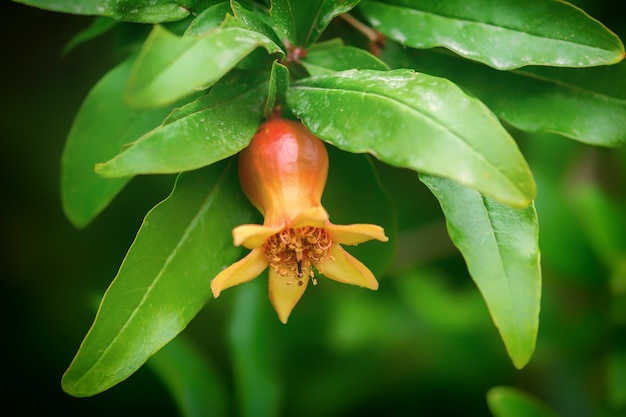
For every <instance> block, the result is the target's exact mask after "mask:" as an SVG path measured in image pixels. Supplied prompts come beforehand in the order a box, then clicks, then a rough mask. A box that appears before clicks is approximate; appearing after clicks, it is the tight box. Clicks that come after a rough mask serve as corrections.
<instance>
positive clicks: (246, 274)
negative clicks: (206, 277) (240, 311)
mask: <svg viewBox="0 0 626 417" xmlns="http://www.w3.org/2000/svg"><path fill="white" fill-rule="evenodd" d="M267 265H268V262H267V259H266V258H265V253H263V251H262V250H260V249H253V250H252V252H250V253H249V254H248V255H246V256H245V257H244V258H242V259H240V260H239V261H237V262H235V263H234V264H232V265H231V266H229V267H228V268H226V269H224V270H223V271H222V272H220V273H219V274H217V276H216V277H215V278H214V279H213V281H211V291H213V297H215V298H217V297H218V296H219V295H220V293H221V292H222V291H223V290H225V289H226V288H230V287H233V286H235V285H239V284H242V283H244V282H247V281H251V280H253V279H254V278H256V277H258V276H259V274H260V273H261V272H263V270H264V269H265V268H267Z"/></svg>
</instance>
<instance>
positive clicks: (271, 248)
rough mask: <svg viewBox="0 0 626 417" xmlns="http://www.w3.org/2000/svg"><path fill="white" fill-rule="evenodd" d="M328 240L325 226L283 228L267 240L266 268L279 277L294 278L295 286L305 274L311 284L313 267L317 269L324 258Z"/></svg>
mask: <svg viewBox="0 0 626 417" xmlns="http://www.w3.org/2000/svg"><path fill="white" fill-rule="evenodd" d="M332 243H333V242H332V240H331V239H330V236H329V235H328V232H327V231H326V229H322V228H318V227H311V226H306V227H300V228H293V229H291V228H287V229H283V230H281V231H280V232H279V233H276V234H275V235H273V236H271V237H270V238H269V239H267V242H266V243H265V256H266V257H267V260H268V262H269V265H270V267H271V268H274V270H275V271H276V272H277V273H278V274H279V275H280V276H283V277H288V278H292V279H295V280H296V281H297V285H302V283H303V282H302V277H304V276H307V275H308V276H309V277H311V278H312V279H313V285H315V284H317V281H316V280H315V278H313V277H314V273H313V267H315V268H317V269H318V270H319V263H320V262H322V261H324V260H326V259H327V258H328V256H329V255H328V249H329V248H330V246H331V245H332ZM320 272H321V271H320ZM291 282H292V281H289V282H288V283H289V284H290V283H291Z"/></svg>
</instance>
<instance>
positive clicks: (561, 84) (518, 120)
mask: <svg viewBox="0 0 626 417" xmlns="http://www.w3.org/2000/svg"><path fill="white" fill-rule="evenodd" d="M383 59H384V60H385V61H386V62H388V63H389V64H390V65H391V66H393V67H397V66H406V67H410V68H412V69H415V70H416V71H422V72H426V73H428V74H431V75H435V76H440V77H445V78H448V79H450V80H451V81H453V82H455V83H457V84H458V85H460V86H461V87H463V88H464V89H466V90H468V91H470V92H472V93H473V94H475V95H476V96H477V97H478V98H480V99H481V100H482V101H483V102H484V103H485V104H487V106H489V108H490V109H491V110H493V111H494V113H496V114H497V115H498V117H500V118H501V119H503V120H506V121H507V122H508V123H510V124H511V125H513V126H515V127H516V128H518V129H521V130H524V131H527V132H554V133H558V134H560V135H563V136H566V137H568V138H572V139H575V140H578V141H580V142H584V143H588V144H590V145H600V146H620V145H622V144H624V143H626V62H622V63H620V64H617V65H612V66H603V67H595V68H551V67H525V68H521V69H518V70H514V71H511V72H503V71H497V70H494V69H491V68H488V67H485V66H484V65H480V64H477V63H473V62H470V61H467V60H465V59H460V58H458V57H454V56H451V55H449V54H442V53H437V52H434V51H433V52H431V51H404V50H401V49H400V48H399V47H397V46H394V44H392V43H389V44H388V45H387V47H386V48H385V49H384V50H383Z"/></svg>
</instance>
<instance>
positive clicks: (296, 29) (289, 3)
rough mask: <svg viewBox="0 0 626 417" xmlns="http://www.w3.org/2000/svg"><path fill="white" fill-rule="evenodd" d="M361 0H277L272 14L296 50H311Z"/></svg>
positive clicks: (273, 2) (273, 4) (273, 3)
mask: <svg viewBox="0 0 626 417" xmlns="http://www.w3.org/2000/svg"><path fill="white" fill-rule="evenodd" d="M359 1H360V0H308V1H297V0H273V1H272V8H271V10H270V13H271V16H272V19H273V20H274V22H275V24H276V26H278V28H279V29H280V30H281V31H282V32H283V33H284V34H285V36H286V37H287V40H288V41H289V43H291V44H292V45H293V46H298V47H302V48H308V47H309V46H310V45H312V44H313V43H314V42H315V41H316V40H317V39H318V38H319V37H320V35H321V34H322V32H323V31H324V29H326V27H327V26H328V24H329V23H330V21H331V20H333V19H334V18H335V17H337V16H339V15H340V14H342V13H346V12H349V11H350V10H352V9H353V8H354V6H356V5H357V4H358V3H359Z"/></svg>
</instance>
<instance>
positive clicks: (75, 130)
mask: <svg viewBox="0 0 626 417" xmlns="http://www.w3.org/2000/svg"><path fill="white" fill-rule="evenodd" d="M131 63H132V61H131V60H127V61H125V62H124V63H122V64H120V65H119V66H117V67H116V68H114V69H113V70H111V71H110V72H109V73H108V74H106V75H105V76H104V77H103V78H102V79H101V80H100V81H99V82H98V83H97V84H96V85H95V86H94V88H93V89H92V90H91V91H90V92H89V94H88V95H87V98H85V101H84V102H83V104H82V105H81V108H80V110H79V111H78V114H77V115H76V118H75V119H74V123H73V124H72V128H71V130H70V132H69V135H68V138H67V142H66V144H65V149H64V150H63V157H62V173H61V198H62V203H63V210H64V211H65V214H66V215H67V217H68V218H69V219H70V221H71V222H72V223H73V224H74V225H76V226H78V227H82V226H85V225H87V224H88V223H89V222H90V221H91V220H93V219H94V217H96V216H97V215H98V214H99V213H100V212H101V211H102V210H104V208H105V207H106V206H107V205H108V204H109V203H110V202H111V200H113V198H114V197H115V196H116V195H117V193H118V192H119V191H120V190H121V189H122V188H123V187H124V186H125V185H126V183H127V182H128V181H129V180H130V178H122V179H115V180H112V179H104V178H102V177H100V176H98V175H96V173H95V172H94V165H95V164H96V162H98V161H102V160H106V159H108V158H111V157H113V156H114V155H115V154H116V153H117V152H118V151H119V148H120V146H122V145H124V144H125V143H128V142H130V141H133V140H135V139H137V138H138V137H140V136H141V135H142V134H144V133H146V132H148V131H149V130H150V129H152V128H154V127H155V126H158V125H159V123H161V122H162V121H163V119H164V118H165V117H166V116H167V114H168V113H169V111H170V110H171V108H165V109H154V110H134V109H131V108H129V107H128V106H127V105H126V104H125V103H124V101H123V99H122V92H123V89H124V85H125V84H126V80H127V79H128V75H129V74H130V68H131Z"/></svg>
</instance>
